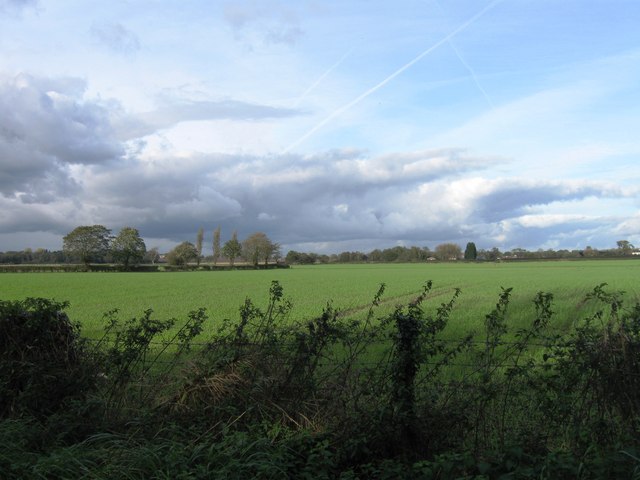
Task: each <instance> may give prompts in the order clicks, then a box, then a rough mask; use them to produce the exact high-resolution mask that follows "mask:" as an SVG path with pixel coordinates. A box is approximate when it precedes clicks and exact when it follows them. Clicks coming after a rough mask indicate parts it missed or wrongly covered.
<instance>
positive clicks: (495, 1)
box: [282, 0, 504, 153]
mask: <svg viewBox="0 0 640 480" xmlns="http://www.w3.org/2000/svg"><path fill="white" fill-rule="evenodd" d="M503 1H504V0H493V1H492V2H491V3H489V4H488V5H487V6H486V7H484V8H483V9H482V10H480V11H479V12H478V13H476V14H475V15H474V16H473V17H471V18H470V19H469V20H467V21H466V22H464V23H463V24H462V25H460V26H459V27H458V28H456V29H455V30H453V31H452V32H451V33H449V34H448V35H446V36H445V37H444V38H442V39H441V40H439V41H438V42H436V43H435V44H434V45H432V46H431V47H429V48H427V49H426V50H425V51H424V52H422V53H421V54H420V55H418V56H417V57H415V58H414V59H413V60H411V61H410V62H408V63H406V64H404V65H403V66H402V67H400V68H399V69H398V70H396V71H395V72H393V73H392V74H391V75H389V76H388V77H387V78H385V79H384V80H382V81H381V82H380V83H378V84H377V85H374V86H373V87H371V88H370V89H369V90H367V91H366V92H364V93H362V94H361V95H359V96H358V97H356V98H355V99H354V100H351V101H350V102H349V103H347V104H346V105H343V106H342V107H340V108H338V109H337V110H335V111H333V112H332V113H331V114H330V115H329V116H327V117H326V118H325V119H324V120H322V121H321V122H319V123H318V124H317V125H316V126H315V127H313V128H312V129H311V130H309V131H308V132H307V133H305V134H304V135H303V136H302V137H300V138H299V139H298V140H296V141H295V142H293V143H292V144H291V145H289V146H288V147H287V148H285V149H284V150H283V152H282V153H289V151H291V149H293V148H295V147H297V146H298V145H300V144H301V143H302V142H304V141H305V140H306V139H307V138H309V137H310V136H311V135H313V134H314V133H316V132H317V131H318V130H320V129H321V128H322V127H324V126H325V125H326V124H327V123H329V122H330V121H331V120H333V119H334V118H336V117H337V116H338V115H341V114H342V113H344V112H346V111H347V110H349V109H350V108H351V107H353V106H354V105H356V104H358V103H360V102H361V101H362V100H364V99H365V98H367V97H368V96H369V95H371V94H372V93H374V92H376V91H378V90H379V89H381V88H382V87H384V86H385V85H386V84H387V83H389V82H390V81H391V80H393V79H394V78H396V77H397V76H398V75H400V74H401V73H402V72H404V71H405V70H406V69H408V68H409V67H411V66H413V65H414V64H415V63H417V62H418V61H420V60H421V59H422V58H423V57H425V56H426V55H429V54H430V53H431V52H433V51H434V50H435V49H437V48H438V47H440V46H441V45H442V44H443V43H445V42H447V41H449V40H450V39H452V38H453V37H455V36H456V35H457V34H459V33H460V32H462V31H463V30H465V29H466V28H468V27H469V26H470V25H471V24H473V23H474V22H476V21H477V20H478V19H479V18H480V17H482V16H483V15H484V14H485V13H487V12H488V11H489V10H491V9H492V8H494V7H495V6H496V5H498V4H499V3H502V2H503Z"/></svg>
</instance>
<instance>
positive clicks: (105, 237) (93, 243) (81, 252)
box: [62, 225, 111, 268]
mask: <svg viewBox="0 0 640 480" xmlns="http://www.w3.org/2000/svg"><path fill="white" fill-rule="evenodd" d="M110 241H111V230H109V229H108V228H106V227H103V226H102V225H85V226H81V227H77V228H75V229H74V230H72V231H71V232H70V233H68V234H67V235H65V236H64V238H63V239H62V250H63V251H64V252H65V253H66V254H69V255H71V256H73V257H75V258H79V259H80V261H81V262H82V263H84V264H85V265H86V266H87V268H88V267H89V262H91V261H92V260H94V261H96V260H102V258H103V257H104V255H106V254H107V252H108V251H109V243H110Z"/></svg>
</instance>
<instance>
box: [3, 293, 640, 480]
mask: <svg viewBox="0 0 640 480" xmlns="http://www.w3.org/2000/svg"><path fill="white" fill-rule="evenodd" d="M431 286H432V284H431V282H427V283H426V284H425V285H424V287H423V289H422V291H421V293H420V294H419V295H418V297H417V298H416V299H415V300H414V301H413V302H411V303H409V304H408V305H405V306H398V307H397V308H395V309H394V310H393V311H392V312H391V313H390V314H386V315H382V316H378V315H377V311H378V306H379V304H380V302H381V299H382V297H383V295H384V290H385V288H384V285H381V287H380V289H379V291H378V292H377V293H376V295H375V296H374V299H373V301H372V303H371V306H370V308H369V310H368V312H367V313H366V315H364V317H363V318H361V319H354V318H348V317H346V316H345V315H343V314H342V313H341V312H340V311H339V310H337V309H335V308H334V307H333V306H332V305H331V304H327V305H326V307H325V308H324V309H323V310H322V312H321V313H320V315H319V316H318V317H316V318H312V319H308V320H297V319H295V318H292V308H293V306H292V304H291V302H290V301H288V300H287V299H286V297H285V296H284V292H283V289H282V287H281V285H280V284H279V283H278V282H273V283H272V285H271V288H270V292H269V293H270V295H269V301H268V302H267V305H266V306H265V307H264V308H261V307H259V306H257V305H255V304H254V303H253V302H252V301H251V300H249V299H247V300H246V301H245V302H244V304H243V305H242V306H241V307H240V311H239V317H238V319H235V320H229V319H228V320H224V321H222V322H219V323H218V325H217V326H215V328H214V330H215V333H214V334H213V335H212V336H211V337H210V338H208V339H206V340H204V341H201V340H199V338H200V336H201V332H202V331H203V326H204V324H205V323H206V322H208V321H209V314H208V313H207V312H205V311H204V309H199V310H195V311H193V312H190V313H189V314H188V316H187V319H186V320H185V321H183V322H179V321H178V320H177V319H165V320H159V319H156V318H154V315H153V311H151V310H147V311H145V312H144V313H143V314H142V315H141V316H139V317H135V318H130V319H126V320H124V321H123V320H121V319H120V318H119V317H118V312H117V311H112V312H108V313H107V314H105V332H104V335H103V337H102V338H101V339H99V340H96V341H93V342H89V341H88V340H86V339H84V338H83V337H82V336H81V335H80V329H79V326H77V325H75V324H73V323H72V322H71V321H70V320H69V318H68V317H67V316H66V314H65V313H64V309H65V308H66V307H67V304H65V303H59V302H54V301H52V300H46V299H26V300H24V301H18V302H4V301H3V302H0V352H1V353H2V355H1V356H0V393H1V394H2V395H1V397H0V445H2V447H0V477H1V478H42V477H46V478H74V477H81V476H85V477H89V478H182V477H185V476H188V477H189V478H211V477H212V476H224V477H225V478H249V477H252V478H272V477H278V478H344V479H347V478H424V479H436V478H437V479H446V478H502V476H508V477H509V478H525V479H526V478H576V479H577V478H581V479H588V478H640V453H639V448H638V447H639V446H640V445H639V441H640V438H639V435H638V433H639V430H638V427H639V425H638V418H639V413H640V411H639V409H640V305H638V304H636V305H635V306H633V307H631V308H627V307H626V306H625V304H624V295H623V293H622V292H612V291H609V290H608V289H607V288H606V285H604V284H602V285H599V286H597V287H596V288H595V289H594V290H593V292H591V293H590V294H589V295H588V296H587V298H586V299H585V301H586V302H592V303H594V304H595V305H597V308H596V310H595V313H594V314H592V315H591V316H588V317H587V318H583V319H581V320H580V321H578V322H577V323H576V325H575V326H574V328H573V329H572V330H571V331H569V332H567V333H562V334H561V333H557V332H554V331H553V330H552V329H551V328H550V325H551V324H552V322H553V320H554V313H553V295H551V294H549V293H544V292H539V293H538V294H537V295H536V297H535V299H534V302H533V303H534V308H535V312H534V314H533V315H532V319H531V322H530V325H529V326H528V327H526V328H522V329H519V330H516V331H512V330H511V329H510V317H509V303H510V297H511V289H503V290H502V292H501V293H500V295H499V297H498V301H497V303H496V306H495V308H494V309H493V310H492V311H491V312H489V313H488V314H487V315H486V316H485V322H484V330H483V331H482V332H470V333H469V335H467V336H465V337H463V338H460V339H458V340H457V341H452V340H451V339H447V338H446V336H445V333H446V329H447V325H448V322H449V318H450V314H451V312H452V311H453V310H454V308H455V303H456V300H457V298H458V297H459V295H460V294H461V292H460V291H459V290H456V291H455V292H454V294H453V295H452V297H451V298H450V299H449V300H448V301H446V302H443V303H440V304H437V305H430V303H431V300H430V292H431Z"/></svg>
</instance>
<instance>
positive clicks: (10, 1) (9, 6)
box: [0, 0, 38, 14]
mask: <svg viewBox="0 0 640 480" xmlns="http://www.w3.org/2000/svg"><path fill="white" fill-rule="evenodd" d="M37 5H38V0H0V13H9V14H19V13H20V12H22V11H23V10H26V9H27V8H34V7H36V6H37Z"/></svg>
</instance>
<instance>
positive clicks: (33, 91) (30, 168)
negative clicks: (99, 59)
mask: <svg viewBox="0 0 640 480" xmlns="http://www.w3.org/2000/svg"><path fill="white" fill-rule="evenodd" d="M84 89H85V85H84V83H83V82H81V81H79V80H77V79H71V78H63V79H47V78H39V77H33V76H29V75H24V74H21V75H17V76H15V77H0V111H1V112H3V114H2V115H1V116H0V194H2V195H5V196H13V195H19V197H20V198H21V199H22V201H23V202H25V203H34V202H40V203H43V202H44V203H46V202H50V201H53V199H55V198H56V197H57V196H63V197H64V196H69V195H72V194H75V193H76V192H77V188H78V185H77V183H76V182H75V180H74V179H73V178H72V176H71V167H72V166H73V165H81V164H85V165H90V164H102V163H106V162H110V161H113V160H114V159H118V158H120V157H121V156H122V155H123V153H124V151H123V148H122V145H121V144H120V143H119V142H118V141H116V140H115V139H114V135H113V131H112V129H111V126H110V123H109V120H108V114H107V112H106V110H105V109H104V108H103V107H101V106H100V105H98V104H97V103H94V102H91V101H85V100H84V99H83V94H84Z"/></svg>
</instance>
